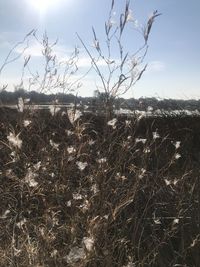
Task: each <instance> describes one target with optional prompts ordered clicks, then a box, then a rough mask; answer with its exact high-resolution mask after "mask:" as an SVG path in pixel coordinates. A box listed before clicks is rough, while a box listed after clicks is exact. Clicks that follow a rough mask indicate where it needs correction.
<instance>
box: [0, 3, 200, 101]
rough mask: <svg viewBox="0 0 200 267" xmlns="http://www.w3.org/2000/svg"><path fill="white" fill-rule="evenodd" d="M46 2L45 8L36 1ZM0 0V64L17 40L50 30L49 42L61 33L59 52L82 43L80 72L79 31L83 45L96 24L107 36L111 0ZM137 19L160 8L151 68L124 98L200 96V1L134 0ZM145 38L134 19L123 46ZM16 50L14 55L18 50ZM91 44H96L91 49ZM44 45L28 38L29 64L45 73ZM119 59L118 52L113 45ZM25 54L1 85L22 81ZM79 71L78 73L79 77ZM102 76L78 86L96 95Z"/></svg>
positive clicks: (83, 62) (130, 48)
mask: <svg viewBox="0 0 200 267" xmlns="http://www.w3.org/2000/svg"><path fill="white" fill-rule="evenodd" d="M34 1H35V3H36V2H39V3H40V4H41V3H43V7H42V6H41V5H40V7H39V6H37V4H34V3H33V2H34ZM34 1H33V0H7V1H5V0H0V66H1V65H2V64H3V62H4V59H5V57H6V55H7V53H8V52H9V50H10V49H11V48H12V47H13V45H14V44H15V43H17V42H18V41H20V40H22V39H23V37H24V36H25V35H26V34H27V33H28V32H30V30H32V29H37V35H38V38H42V37H41V36H42V35H43V33H44V31H46V32H47V34H48V37H49V39H50V40H51V41H55V40H56V38H58V44H57V46H56V52H57V53H58V54H59V56H60V57H64V56H66V55H67V53H70V52H71V51H72V49H73V48H74V46H76V45H78V46H79V47H80V50H81V53H80V60H81V61H80V62H81V63H80V72H79V73H77V74H76V75H77V77H79V76H81V75H82V73H84V72H86V71H87V69H88V68H89V61H88V58H87V55H86V54H85V53H84V50H83V48H82V47H81V44H80V42H79V40H78V39H77V36H76V34H75V33H76V32H78V33H79V34H80V36H81V37H82V39H83V40H84V42H85V44H86V45H87V46H88V47H91V44H92V40H93V35H92V30H91V27H92V26H94V28H95V30H96V33H97V35H98V38H99V40H100V41H101V42H102V43H103V42H104V40H105V34H104V22H105V20H106V19H107V18H108V12H109V8H110V4H111V1H108V0H101V1H97V0H76V1H73V0H57V1H56V0H49V1H47V0H34ZM124 4H125V1H124V0H116V5H115V7H114V11H115V12H116V15H115V16H114V18H113V19H115V17H116V21H117V16H118V15H119V14H120V13H121V12H122V11H123V10H124ZM130 9H131V10H132V14H133V18H134V19H137V21H138V24H139V25H140V24H143V23H145V22H146V20H147V18H148V16H149V15H150V14H151V13H152V11H153V10H158V11H159V12H161V13H162V16H159V17H158V18H157V19H156V21H155V24H154V25H153V28H152V31H151V34H150V38H149V50H148V53H147V55H146V58H145V62H147V63H148V68H147V70H146V72H145V73H144V75H143V77H142V79H141V80H140V81H139V82H138V83H137V84H136V85H135V86H134V88H133V89H132V90H131V91H130V92H129V93H127V95H126V97H141V96H146V97H160V98H185V99H188V98H200V88H199V85H200V53H199V42H200V32H199V29H200V17H199V12H200V1H199V0H191V1H186V0H134V1H130ZM142 41H143V40H142V38H141V36H140V34H138V33H137V31H136V29H135V28H134V27H133V25H132V24H131V23H130V25H127V34H126V35H125V37H124V47H125V49H127V51H134V49H136V47H138V45H140V44H142ZM20 49H21V48H20V47H19V48H18V50H17V49H16V50H15V51H14V54H13V56H16V55H17V53H19V52H20ZM91 49H92V48H91ZM39 50H40V47H39V46H38V45H36V44H35V43H34V42H32V43H31V42H30V49H29V50H28V51H27V53H30V54H31V56H32V59H31V60H30V62H29V64H30V65H31V64H32V65H31V67H32V69H33V70H34V71H36V70H38V72H40V71H41V72H42V68H43V64H44V63H43V61H42V59H41V56H40V55H39V52H40V51H39ZM113 54H114V55H115V58H117V55H118V51H117V50H116V47H114V48H113ZM22 64H23V62H22V59H19V60H18V61H16V62H14V63H12V64H9V65H8V66H6V67H5V69H4V70H3V71H2V74H1V76H0V84H5V83H6V84H7V83H8V84H9V86H8V88H10V89H12V88H13V84H17V83H19V77H20V71H21V70H22ZM78 75H79V76H78ZM98 82H99V81H98V77H97V76H96V75H95V74H94V72H91V73H89V75H88V76H86V78H84V80H83V86H82V88H81V89H79V94H80V95H87V96H89V95H93V91H94V90H95V84H98Z"/></svg>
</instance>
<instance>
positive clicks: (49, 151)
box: [0, 109, 200, 267]
mask: <svg viewBox="0 0 200 267" xmlns="http://www.w3.org/2000/svg"><path fill="white" fill-rule="evenodd" d="M70 120H71V121H70ZM70 120H69V116H68V115H67V113H66V112H63V111H59V112H58V113H56V114H55V115H54V116H52V115H51V114H50V112H49V111H24V112H18V113H17V112H16V111H11V110H5V109H2V110H1V119H0V124H1V128H0V180H1V183H0V203H1V205H0V229H1V231H0V232H1V238H0V240H1V241H0V266H20V267H23V266H38V267H39V266H59V267H60V266H129V267H130V266H141V267H143V266H153V267H156V266H162V267H163V266H178V265H176V264H180V266H195V267H197V266H198V264H199V261H200V259H199V253H198V252H199V249H200V236H199V222H200V221H199V220H200V213H199V210H200V209H199V198H200V195H199V192H200V190H199V185H200V184H199V151H200V150H199V145H198V144H199V141H200V140H199V136H200V135H199V134H200V133H199V123H200V121H199V118H158V119H151V118H149V119H140V120H138V119H137V118H125V117H117V118H116V120H113V121H110V122H109V123H108V122H107V121H106V120H105V118H104V117H103V116H94V115H91V114H87V115H86V114H85V115H82V116H81V117H80V118H77V119H76V120H75V121H73V118H72V116H70ZM24 121H30V124H29V125H28V126H24ZM25 125H27V124H25ZM11 132H12V133H13V138H15V137H16V136H17V135H18V134H19V135H18V140H17V139H16V138H15V141H14V140H13V139H9V140H10V141H9V140H8V136H9V134H10V133H11ZM20 140H21V141H22V144H21V145H20V142H19V141H20ZM17 141H18V142H17ZM179 142H180V143H179ZM179 156H180V157H179Z"/></svg>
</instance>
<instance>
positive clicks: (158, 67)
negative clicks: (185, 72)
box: [147, 60, 166, 73]
mask: <svg viewBox="0 0 200 267" xmlns="http://www.w3.org/2000/svg"><path fill="white" fill-rule="evenodd" d="M165 68H166V66H165V63H164V62H163V61H159V60H157V61H151V62H149V64H148V66H147V72H148V73H152V72H161V71H164V70H165Z"/></svg>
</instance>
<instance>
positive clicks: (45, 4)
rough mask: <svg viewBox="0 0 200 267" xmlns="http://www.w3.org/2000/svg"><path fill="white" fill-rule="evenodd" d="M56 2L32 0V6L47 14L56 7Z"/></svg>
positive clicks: (52, 0) (53, 0) (54, 0)
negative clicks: (49, 9)
mask: <svg viewBox="0 0 200 267" xmlns="http://www.w3.org/2000/svg"><path fill="white" fill-rule="evenodd" d="M58 2H59V1H56V0H31V5H32V6H33V7H34V8H35V9H36V10H37V11H38V12H40V13H45V12H46V11H47V9H48V8H50V7H52V6H55V5H56V4H57V3H58Z"/></svg>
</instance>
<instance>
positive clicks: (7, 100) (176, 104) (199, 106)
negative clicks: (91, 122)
mask: <svg viewBox="0 0 200 267" xmlns="http://www.w3.org/2000/svg"><path fill="white" fill-rule="evenodd" d="M20 97H22V98H23V99H30V104H33V105H34V104H50V103H54V102H55V100H57V102H58V103H60V104H70V103H76V104H82V105H87V106H90V107H92V108H96V107H100V106H103V105H106V99H107V97H106V95H105V93H95V94H94V96H93V97H81V96H76V95H73V94H62V93H59V94H44V93H39V92H36V91H30V92H27V91H25V90H24V89H18V90H15V91H14V92H10V91H6V90H2V91H0V104H2V105H12V104H17V102H18V98H20ZM113 105H114V106H115V108H116V109H119V108H124V109H132V110H148V109H152V110H157V109H163V110H186V109H187V110H190V111H192V110H198V111H200V99H199V100H194V99H188V100H182V99H157V98H155V97H150V98H139V99H135V98H129V99H124V98H116V99H113Z"/></svg>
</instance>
